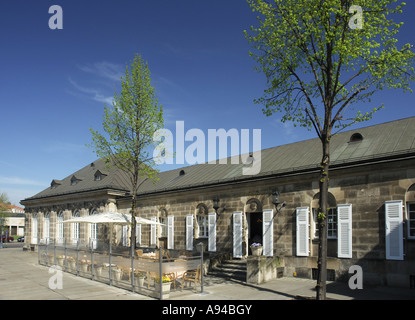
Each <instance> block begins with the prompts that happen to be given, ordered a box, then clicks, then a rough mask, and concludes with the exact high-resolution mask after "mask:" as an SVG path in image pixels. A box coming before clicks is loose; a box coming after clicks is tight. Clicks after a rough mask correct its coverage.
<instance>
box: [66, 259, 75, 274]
mask: <svg viewBox="0 0 415 320" xmlns="http://www.w3.org/2000/svg"><path fill="white" fill-rule="evenodd" d="M67 260H68V266H69V270H71V271H73V272H75V271H76V260H75V258H74V257H68V258H67Z"/></svg>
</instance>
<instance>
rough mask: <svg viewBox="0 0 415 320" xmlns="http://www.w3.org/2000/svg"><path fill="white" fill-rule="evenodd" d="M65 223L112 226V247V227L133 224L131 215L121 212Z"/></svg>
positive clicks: (86, 217)
mask: <svg viewBox="0 0 415 320" xmlns="http://www.w3.org/2000/svg"><path fill="white" fill-rule="evenodd" d="M135 221H136V222H137V223H138V224H153V225H154V224H155V225H164V224H163V223H160V222H157V221H153V220H149V219H144V218H141V217H135ZM63 223H102V224H107V225H110V226H111V232H110V246H111V242H112V227H113V225H114V224H118V225H129V224H131V214H126V213H120V212H102V213H98V214H91V215H88V216H84V217H75V218H72V219H69V220H65V221H63Z"/></svg>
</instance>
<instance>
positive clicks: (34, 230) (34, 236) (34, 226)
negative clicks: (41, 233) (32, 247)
mask: <svg viewBox="0 0 415 320" xmlns="http://www.w3.org/2000/svg"><path fill="white" fill-rule="evenodd" d="M32 243H35V244H37V215H33V216H32Z"/></svg>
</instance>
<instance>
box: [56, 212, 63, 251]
mask: <svg viewBox="0 0 415 320" xmlns="http://www.w3.org/2000/svg"><path fill="white" fill-rule="evenodd" d="M56 242H57V243H63V212H59V214H58V219H57V220H56Z"/></svg>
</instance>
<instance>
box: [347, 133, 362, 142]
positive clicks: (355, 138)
mask: <svg viewBox="0 0 415 320" xmlns="http://www.w3.org/2000/svg"><path fill="white" fill-rule="evenodd" d="M362 140H363V136H362V135H361V134H360V133H359V132H356V133H353V134H352V136H351V137H350V140H349V142H360V141H362Z"/></svg>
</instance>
